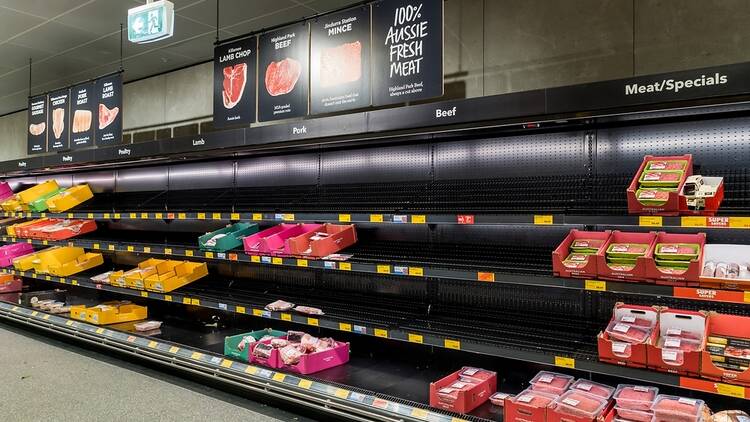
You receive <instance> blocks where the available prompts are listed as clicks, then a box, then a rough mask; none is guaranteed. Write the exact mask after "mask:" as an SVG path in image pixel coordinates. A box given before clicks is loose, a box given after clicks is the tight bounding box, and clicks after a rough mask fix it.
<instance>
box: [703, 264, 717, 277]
mask: <svg viewBox="0 0 750 422" xmlns="http://www.w3.org/2000/svg"><path fill="white" fill-rule="evenodd" d="M715 273H716V263H715V262H713V261H708V262H706V263H704V264H703V270H701V276H703V277H713V276H714V274H715Z"/></svg>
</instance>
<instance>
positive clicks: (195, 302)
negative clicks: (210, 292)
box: [190, 299, 201, 306]
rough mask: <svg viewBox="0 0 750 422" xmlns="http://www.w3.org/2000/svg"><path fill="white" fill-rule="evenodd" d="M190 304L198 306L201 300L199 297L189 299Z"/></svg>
mask: <svg viewBox="0 0 750 422" xmlns="http://www.w3.org/2000/svg"><path fill="white" fill-rule="evenodd" d="M190 304H191V305H195V306H200V304H201V300H200V299H190Z"/></svg>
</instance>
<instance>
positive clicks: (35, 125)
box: [26, 94, 47, 155]
mask: <svg viewBox="0 0 750 422" xmlns="http://www.w3.org/2000/svg"><path fill="white" fill-rule="evenodd" d="M28 110H29V112H28V122H29V128H28V133H27V134H26V135H27V136H26V138H27V147H26V153H27V154H28V155H32V154H39V153H42V152H45V151H47V95H46V94H45V95H39V96H37V97H32V98H29V109H28Z"/></svg>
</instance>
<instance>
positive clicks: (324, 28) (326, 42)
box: [310, 6, 370, 114]
mask: <svg viewBox="0 0 750 422" xmlns="http://www.w3.org/2000/svg"><path fill="white" fill-rule="evenodd" d="M310 37H311V39H310V114H321V113H331V112H336V111H343V110H351V109H357V108H362V107H367V106H369V105H370V6H363V7H356V8H353V9H350V10H345V11H343V12H340V13H335V14H331V15H325V16H321V17H319V18H317V19H315V20H313V21H311V22H310Z"/></svg>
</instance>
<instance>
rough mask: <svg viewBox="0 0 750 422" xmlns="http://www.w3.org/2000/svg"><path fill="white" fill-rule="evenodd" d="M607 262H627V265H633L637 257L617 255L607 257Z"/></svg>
mask: <svg viewBox="0 0 750 422" xmlns="http://www.w3.org/2000/svg"><path fill="white" fill-rule="evenodd" d="M607 262H609V263H610V264H627V265H635V263H636V262H637V258H617V257H611V258H610V257H608V258H607Z"/></svg>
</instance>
